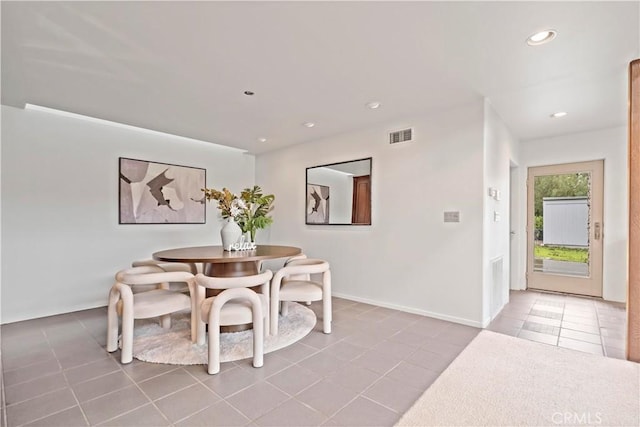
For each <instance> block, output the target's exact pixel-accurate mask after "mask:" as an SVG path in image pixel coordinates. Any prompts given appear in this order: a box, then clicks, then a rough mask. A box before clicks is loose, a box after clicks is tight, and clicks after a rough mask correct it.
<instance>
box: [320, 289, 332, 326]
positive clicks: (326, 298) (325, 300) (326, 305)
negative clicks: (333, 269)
mask: <svg viewBox="0 0 640 427" xmlns="http://www.w3.org/2000/svg"><path fill="white" fill-rule="evenodd" d="M322 329H323V332H324V333H325V334H330V333H331V294H327V293H324V292H323V293H322Z"/></svg>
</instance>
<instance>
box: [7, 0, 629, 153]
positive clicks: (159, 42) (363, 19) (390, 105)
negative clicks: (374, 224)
mask: <svg viewBox="0 0 640 427" xmlns="http://www.w3.org/2000/svg"><path fill="white" fill-rule="evenodd" d="M1 14H2V103H3V104H5V105H11V106H15V107H19V108H22V107H23V106H24V104H25V103H31V104H37V105H42V106H45V107H50V108H57V109H61V110H65V111H70V112H74V113H78V114H84V115H88V116H92V117H97V118H101V119H106V120H111V121H116V122H121V123H126V124H130V125H135V126H139V127H144V128H148V129H153V130H157V131H163V132H168V133H172V134H176V135H181V136H187V137H190V138H196V139H202V140H205V141H210V142H215V143H218V144H224V145H229V146H234V147H238V148H242V149H246V150H249V151H250V152H253V153H260V152H264V151H268V150H273V149H277V148H281V147H284V146H287V145H291V144H296V143H301V142H308V141H312V140H315V139H319V138H322V137H327V136H331V135H335V134H339V133H342V132H347V131H352V130H357V129H361V128H366V127H370V126H373V125H377V124H388V125H389V126H390V130H396V129H393V126H394V124H396V123H401V122H402V120H403V119H404V118H407V117H415V116H417V115H420V114H431V113H433V112H434V111H436V110H442V109H449V108H454V107H456V106H460V105H464V104H468V103H471V102H477V101H478V100H480V99H481V98H482V97H488V98H489V99H490V100H491V103H492V104H493V106H494V108H495V109H496V111H497V112H498V114H499V115H500V116H501V117H502V118H503V120H504V121H505V122H506V123H507V125H508V126H509V128H510V129H511V131H512V132H513V133H514V135H515V136H516V137H518V138H520V139H521V140H528V139H535V138H540V137H547V136H553V135H560V134H567V133H574V132H581V131H588V130H593V129H598V128H604V127H611V126H618V125H624V124H625V123H626V120H627V118H626V114H627V113H626V108H627V68H628V64H629V62H630V61H631V60H633V59H636V58H638V57H640V2H639V1H630V2H610V1H603V2H335V1H331V2H180V1H174V2H9V1H2V2H1ZM547 28H553V29H555V30H557V31H558V36H557V38H556V39H555V40H554V41H553V42H551V43H549V44H546V45H543V46H537V47H530V46H527V45H526V43H525V39H526V38H527V36H529V35H530V34H532V33H534V32H536V31H538V30H542V29H547ZM245 90H251V91H254V92H255V95H254V96H246V95H244V94H243V92H244V91H245ZM373 100H375V101H379V102H381V103H382V106H381V107H380V108H379V109H377V110H370V109H368V108H366V107H365V104H366V103H367V102H369V101H373ZM559 110H564V111H567V112H568V113H569V115H568V116H566V117H565V118H563V119H550V118H549V115H550V114H551V113H553V112H555V111H559ZM308 121H311V122H315V123H316V126H315V127H313V128H306V127H304V126H302V123H304V122H308ZM260 137H265V138H267V139H268V141H267V142H259V141H258V138H260Z"/></svg>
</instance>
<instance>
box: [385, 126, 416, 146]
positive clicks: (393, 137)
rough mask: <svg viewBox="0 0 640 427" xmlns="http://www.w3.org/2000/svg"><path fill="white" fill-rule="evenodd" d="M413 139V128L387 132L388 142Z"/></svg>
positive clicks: (395, 142)
mask: <svg viewBox="0 0 640 427" xmlns="http://www.w3.org/2000/svg"><path fill="white" fill-rule="evenodd" d="M409 141H413V128H409V129H403V130H399V131H396V132H391V133H390V134H389V144H397V143H399V142H409Z"/></svg>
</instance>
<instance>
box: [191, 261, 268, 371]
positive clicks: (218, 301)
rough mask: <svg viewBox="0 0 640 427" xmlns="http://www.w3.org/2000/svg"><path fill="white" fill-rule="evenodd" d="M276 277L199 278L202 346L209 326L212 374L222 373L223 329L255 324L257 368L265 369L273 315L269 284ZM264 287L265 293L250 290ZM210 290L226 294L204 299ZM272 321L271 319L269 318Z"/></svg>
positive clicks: (208, 369) (199, 321)
mask: <svg viewBox="0 0 640 427" xmlns="http://www.w3.org/2000/svg"><path fill="white" fill-rule="evenodd" d="M272 277H273V273H272V272H271V270H265V271H264V272H263V273H259V274H255V275H253V276H241V277H209V276H205V275H204V274H197V275H196V277H195V280H196V283H197V284H198V285H199V286H198V288H199V289H198V290H197V294H198V303H197V304H198V310H199V312H200V315H199V317H200V318H199V319H198V328H197V330H198V339H197V342H198V344H204V341H205V326H204V324H205V323H207V324H208V325H209V328H208V331H207V336H208V338H209V344H208V366H207V372H208V373H209V374H217V373H218V372H219V371H220V326H230V325H244V324H246V323H253V366H254V367H256V368H259V367H261V366H262V365H263V355H264V336H265V335H267V334H268V326H269V323H268V320H267V321H266V322H265V317H267V316H268V313H269V281H270V280H271V278H272ZM255 286H260V287H261V293H257V292H255V291H254V290H252V289H249V288H250V287H255ZM205 288H206V289H218V290H220V289H221V290H222V292H220V293H219V294H218V295H216V296H213V297H209V298H206V299H205V298H204V294H205ZM267 319H268V317H267Z"/></svg>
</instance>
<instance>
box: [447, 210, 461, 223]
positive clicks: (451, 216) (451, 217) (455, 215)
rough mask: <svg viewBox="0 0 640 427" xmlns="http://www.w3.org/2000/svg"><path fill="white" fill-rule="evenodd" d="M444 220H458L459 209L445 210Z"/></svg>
mask: <svg viewBox="0 0 640 427" xmlns="http://www.w3.org/2000/svg"><path fill="white" fill-rule="evenodd" d="M444 222H460V212H459V211H448V212H445V213H444Z"/></svg>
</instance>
